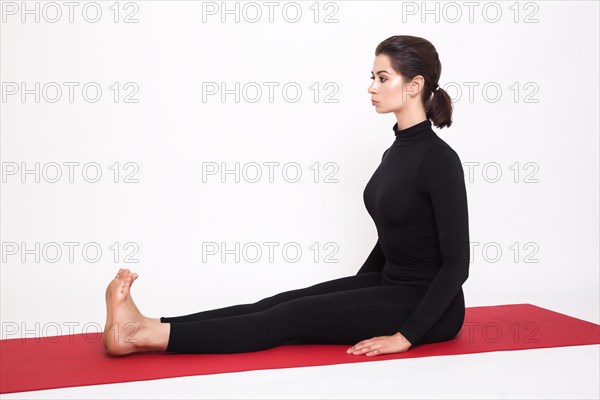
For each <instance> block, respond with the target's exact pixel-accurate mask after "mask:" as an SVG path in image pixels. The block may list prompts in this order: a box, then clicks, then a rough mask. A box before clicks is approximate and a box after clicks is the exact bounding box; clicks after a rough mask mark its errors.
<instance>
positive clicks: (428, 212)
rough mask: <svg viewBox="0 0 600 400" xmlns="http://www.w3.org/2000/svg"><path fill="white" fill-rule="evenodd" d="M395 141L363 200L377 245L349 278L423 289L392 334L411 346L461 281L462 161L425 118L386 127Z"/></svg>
mask: <svg viewBox="0 0 600 400" xmlns="http://www.w3.org/2000/svg"><path fill="white" fill-rule="evenodd" d="M392 129H393V130H394V135H395V140H394V142H393V143H392V145H391V146H390V147H389V148H388V149H387V150H386V151H385V152H384V153H383V157H382V160H381V163H380V165H379V166H378V167H377V169H376V170H375V172H374V173H373V176H372V177H371V179H370V180H369V182H368V183H367V185H366V187H365V190H364V193H363V196H364V202H365V206H366V208H367V211H368V212H369V214H370V215H371V217H372V218H373V221H374V222H375V226H376V228H377V233H378V236H379V237H378V240H377V243H376V244H375V247H374V248H373V250H372V251H371V253H370V254H369V256H368V258H367V260H366V261H365V263H364V265H363V266H362V267H361V268H360V270H359V271H358V272H357V274H360V273H365V272H371V271H381V273H382V280H383V281H384V283H385V284H392V285H409V286H422V287H427V288H428V289H427V291H426V293H425V295H424V297H423V299H422V300H421V302H420V303H419V305H418V306H417V308H416V309H415V311H414V312H413V313H412V315H411V316H410V317H409V319H408V320H407V321H405V322H404V323H403V324H402V325H401V326H400V327H399V329H398V331H399V332H400V333H401V334H402V335H403V336H404V337H406V339H408V341H410V342H411V343H412V344H413V345H414V344H415V343H417V342H418V341H419V340H420V339H421V337H422V336H423V335H424V334H425V333H426V332H427V331H428V330H429V329H430V328H431V327H432V326H433V325H434V324H435V322H436V321H437V320H438V319H439V318H440V317H441V316H442V314H443V313H444V311H445V310H446V309H447V308H448V306H449V305H450V303H451V302H452V300H453V299H454V297H455V296H456V295H457V293H458V291H459V290H461V289H462V284H463V283H464V282H465V281H466V280H467V278H468V276H469V258H470V255H469V250H470V248H469V222H468V210H467V194H466V188H465V182H464V173H463V168H462V163H461V161H460V158H459V157H458V155H457V154H456V152H455V151H454V150H453V149H452V148H451V147H450V146H449V145H448V144H447V143H446V142H444V141H443V140H442V139H441V138H440V137H439V136H437V134H436V133H435V132H434V131H433V130H432V129H431V121H430V120H429V119H426V120H424V121H422V122H420V123H417V124H416V125H413V126H410V127H408V128H406V129H402V130H398V124H397V123H396V124H394V126H393V128H392Z"/></svg>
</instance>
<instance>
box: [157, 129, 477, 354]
mask: <svg viewBox="0 0 600 400" xmlns="http://www.w3.org/2000/svg"><path fill="white" fill-rule="evenodd" d="M397 128H398V124H394V126H393V130H394V134H395V140H394V142H393V143H392V145H391V146H390V147H389V148H388V149H387V150H386V151H385V152H384V153H383V157H382V160H381V163H380V165H379V166H378V167H377V169H376V170H375V172H374V173H373V176H372V177H371V179H370V180H369V182H368V183H367V185H366V187H365V190H364V202H365V206H366V208H367V211H368V212H369V214H370V215H371V217H372V218H373V221H374V222H375V226H376V228H377V233H378V236H379V237H378V240H377V243H376V244H375V247H374V248H373V250H372V251H371V253H370V254H369V256H368V258H367V259H366V261H365V263H364V264H363V265H362V267H361V268H360V270H359V271H358V272H357V274H356V275H351V276H346V277H342V278H338V279H333V280H330V281H326V282H321V283H318V284H315V285H312V286H309V287H305V288H301V289H295V290H290V291H286V292H282V293H278V294H275V295H273V296H270V297H266V298H264V299H262V300H259V301H257V302H255V303H252V304H239V305H234V306H229V307H224V308H219V309H214V310H207V311H202V312H199V313H195V314H191V315H185V316H179V317H162V318H160V320H161V322H169V323H170V324H171V331H170V336H169V342H168V347H167V351H168V352H179V353H238V352H247V351H256V350H262V349H267V348H270V347H274V346H279V345H282V344H291V343H324V344H347V345H354V344H356V343H358V342H359V341H361V340H365V339H370V338H372V337H375V336H384V335H393V334H395V333H396V332H400V333H401V334H402V335H404V336H405V337H406V338H407V339H408V340H409V341H410V342H411V343H412V345H413V346H414V345H416V344H419V343H433V342H441V341H446V340H450V339H452V338H454V337H455V336H456V335H457V334H458V332H459V331H460V329H461V327H462V324H463V322H464V316H465V301H464V296H463V290H462V284H463V283H464V282H465V281H466V279H467V277H468V275H469V250H470V249H469V226H468V211H467V194H466V189H465V182H464V174H463V169H462V164H461V161H460V159H459V157H458V155H457V154H456V152H455V151H454V150H453V149H452V148H451V147H450V146H449V145H448V144H447V143H446V142H444V141H443V140H442V139H441V138H440V137H438V136H437V134H436V133H435V132H434V131H433V130H432V129H431V121H430V120H429V119H426V120H424V121H422V122H420V123H417V124H416V125H413V126H410V127H408V128H406V129H402V130H398V129H397Z"/></svg>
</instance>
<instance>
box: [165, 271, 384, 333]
mask: <svg viewBox="0 0 600 400" xmlns="http://www.w3.org/2000/svg"><path fill="white" fill-rule="evenodd" d="M380 285H381V273H379V272H369V273H364V274H360V275H352V276H346V277H342V278H337V279H332V280H329V281H325V282H321V283H317V284H315V285H312V286H308V287H304V288H301V289H293V290H288V291H285V292H281V293H277V294H275V295H273V296H270V297H266V298H264V299H262V300H259V301H257V302H255V303H250V304H237V305H233V306H228V307H223V308H217V309H213V310H206V311H200V312H197V313H194V314H189V315H182V316H177V317H161V318H160V322H194V321H204V320H207V319H213V318H223V317H231V316H234V315H243V314H250V313H255V312H260V311H264V310H267V309H269V308H271V307H273V306H276V305H277V304H280V303H283V302H285V301H289V300H293V299H297V298H300V297H304V296H314V295H317V294H324V293H332V292H338V291H341V290H354V289H360V288H364V287H372V286H380Z"/></svg>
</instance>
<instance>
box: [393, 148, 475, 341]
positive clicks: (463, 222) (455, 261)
mask: <svg viewBox="0 0 600 400" xmlns="http://www.w3.org/2000/svg"><path fill="white" fill-rule="evenodd" d="M419 169H420V174H419V175H417V176H418V177H419V179H420V183H421V184H422V188H423V189H424V190H425V191H426V192H427V193H428V194H429V198H430V199H431V206H432V209H433V213H434V217H435V224H436V230H437V236H438V241H439V246H440V252H441V258H442V266H441V269H440V270H439V271H438V273H437V275H436V276H435V278H434V279H433V282H432V283H431V286H430V287H429V289H428V290H427V292H426V293H425V296H424V297H423V299H422V300H421V303H420V304H419V305H418V306H417V308H416V309H415V311H414V312H413V313H412V315H411V316H410V317H409V318H408V320H407V321H406V322H405V323H404V324H403V325H402V326H401V327H400V329H399V332H400V333H401V334H402V335H403V336H404V337H405V338H406V339H408V341H409V342H410V343H412V344H413V345H414V344H415V343H416V342H418V341H419V340H420V339H421V338H422V337H423V335H424V334H425V333H426V332H427V331H428V330H429V329H430V328H431V327H432V326H433V325H434V324H435V322H436V321H437V320H438V319H439V318H440V317H441V316H442V314H443V313H444V312H445V311H446V309H447V308H448V307H449V305H450V303H451V302H452V300H454V297H455V296H456V295H457V293H458V291H459V290H460V289H461V287H462V284H463V283H464V282H465V281H466V280H467V278H468V276H469V258H470V255H469V251H470V248H469V221H468V210H467V193H466V189H465V181H464V172H463V168H462V163H461V161H460V159H459V157H458V155H457V154H456V152H455V151H454V150H453V149H452V148H450V147H449V146H448V145H445V144H444V145H436V146H434V147H432V148H431V149H429V150H428V152H427V153H426V154H425V156H424V157H423V161H422V163H421V166H420V167H419Z"/></svg>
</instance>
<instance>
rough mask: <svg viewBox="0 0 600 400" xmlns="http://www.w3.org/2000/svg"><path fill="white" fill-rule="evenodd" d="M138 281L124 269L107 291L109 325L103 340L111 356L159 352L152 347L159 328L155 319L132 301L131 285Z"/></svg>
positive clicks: (107, 324) (133, 274)
mask: <svg viewBox="0 0 600 400" xmlns="http://www.w3.org/2000/svg"><path fill="white" fill-rule="evenodd" d="M137 278H138V275H137V274H135V273H131V272H130V271H129V270H128V269H123V268H121V269H120V270H119V272H117V275H116V277H115V278H114V279H113V280H112V281H111V282H110V283H109V285H108V287H107V288H106V325H105V326H104V334H103V335H102V340H103V344H104V348H105V349H106V351H107V352H108V353H110V354H111V355H116V356H121V355H126V354H130V353H135V352H140V351H148V350H155V349H156V346H154V348H152V346H151V344H152V343H151V342H152V340H151V336H152V334H153V329H152V328H155V327H157V326H158V325H157V324H156V321H155V319H150V318H147V317H145V316H144V315H142V313H141V312H140V311H139V310H138V308H137V307H136V305H135V303H134V302H133V299H132V298H131V284H132V283H133V282H134V281H135V280H136V279H137ZM159 324H160V323H159ZM164 328H165V327H163V330H164ZM164 347H166V346H164Z"/></svg>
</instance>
